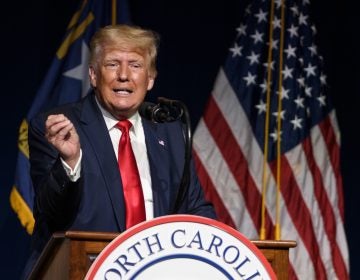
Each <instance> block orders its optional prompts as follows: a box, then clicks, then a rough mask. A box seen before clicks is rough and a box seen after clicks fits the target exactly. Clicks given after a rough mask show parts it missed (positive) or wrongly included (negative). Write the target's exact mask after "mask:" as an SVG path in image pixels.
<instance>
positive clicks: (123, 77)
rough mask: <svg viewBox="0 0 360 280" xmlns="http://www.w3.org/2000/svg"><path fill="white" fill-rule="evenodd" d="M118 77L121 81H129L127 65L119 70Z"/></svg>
mask: <svg viewBox="0 0 360 280" xmlns="http://www.w3.org/2000/svg"><path fill="white" fill-rule="evenodd" d="M117 77H118V79H119V80H121V81H127V80H128V79H129V68H128V67H126V66H125V65H121V66H120V67H119V68H118V71H117Z"/></svg>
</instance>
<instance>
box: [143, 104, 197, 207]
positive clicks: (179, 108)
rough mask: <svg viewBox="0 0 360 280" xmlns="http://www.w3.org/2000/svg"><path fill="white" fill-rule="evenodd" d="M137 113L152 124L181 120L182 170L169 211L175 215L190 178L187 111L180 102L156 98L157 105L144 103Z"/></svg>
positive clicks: (190, 149)
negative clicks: (183, 143) (183, 149)
mask: <svg viewBox="0 0 360 280" xmlns="http://www.w3.org/2000/svg"><path fill="white" fill-rule="evenodd" d="M139 112H140V114H141V115H142V116H143V117H144V118H146V119H148V120H150V121H152V122H157V123H163V122H173V121H178V120H181V121H182V123H183V133H184V141H185V152H184V168H183V173H182V177H181V181H180V185H179V189H178V191H177V194H176V198H175V202H174V205H173V207H172V209H171V213H172V214H176V213H178V211H179V210H180V206H181V204H182V202H183V201H184V198H185V196H186V194H187V192H188V189H189V183H190V176H191V174H190V172H191V171H190V162H191V153H192V133H191V120H190V114H189V111H188V109H187V107H186V105H185V104H184V103H183V102H181V101H178V100H171V99H167V98H164V97H158V104H153V103H149V102H144V103H143V104H142V106H141V108H140V110H139Z"/></svg>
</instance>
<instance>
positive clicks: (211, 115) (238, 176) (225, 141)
mask: <svg viewBox="0 0 360 280" xmlns="http://www.w3.org/2000/svg"><path fill="white" fill-rule="evenodd" d="M207 112H208V113H205V115H204V121H205V123H206V125H207V127H208V129H209V131H210V133H211V135H212V137H213V139H214V140H215V142H216V144H217V146H218V147H219V149H220V152H221V153H222V155H223V157H224V160H225V161H226V163H227V164H228V165H229V169H230V171H231V173H232V174H233V176H234V178H235V180H236V182H237V184H238V186H239V188H240V189H241V192H242V194H243V196H244V201H245V205H246V207H247V209H248V211H249V212H250V216H251V218H252V220H253V223H254V225H255V227H256V228H257V229H259V228H260V210H261V207H259V202H260V201H261V195H260V193H259V191H258V190H257V187H256V184H255V183H254V180H253V178H252V176H251V174H250V172H249V168H248V165H247V161H246V158H245V157H244V155H243V153H242V151H241V150H240V147H239V146H238V145H237V143H236V140H235V139H234V136H233V133H232V131H231V129H230V127H229V126H228V124H227V122H226V120H225V119H224V117H223V114H222V112H221V111H220V110H219V107H218V106H217V105H216V103H215V101H214V100H213V99H212V98H210V99H209V103H208V110H207ZM220 127H221V128H222V129H216V128H220ZM266 221H267V222H269V221H270V218H269V215H268V213H266ZM267 229H268V231H269V225H268V227H267Z"/></svg>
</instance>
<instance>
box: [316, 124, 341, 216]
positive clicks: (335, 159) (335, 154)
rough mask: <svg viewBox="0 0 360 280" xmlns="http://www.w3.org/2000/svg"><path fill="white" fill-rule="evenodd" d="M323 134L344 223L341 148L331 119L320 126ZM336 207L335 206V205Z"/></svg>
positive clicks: (338, 206)
mask: <svg viewBox="0 0 360 280" xmlns="http://www.w3.org/2000/svg"><path fill="white" fill-rule="evenodd" d="M319 127H320V130H321V133H322V134H323V137H324V138H325V144H326V147H327V150H328V154H329V155H330V157H329V160H330V162H331V165H332V168H333V172H334V174H335V179H336V191H337V194H336V195H337V203H338V205H337V209H339V211H340V216H341V219H342V221H343V222H344V203H343V202H344V195H343V186H342V179H341V175H340V168H339V167H340V147H339V145H338V142H337V141H336V136H335V132H334V129H333V124H332V122H331V120H330V117H329V118H326V119H325V120H324V121H323V122H321V123H320V124H319ZM334 206H335V205H334Z"/></svg>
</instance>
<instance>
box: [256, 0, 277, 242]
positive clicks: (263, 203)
mask: <svg viewBox="0 0 360 280" xmlns="http://www.w3.org/2000/svg"><path fill="white" fill-rule="evenodd" d="M274 6H275V3H274V0H272V1H271V11H270V27H269V50H268V60H267V81H266V85H267V87H266V108H267V110H266V117H265V133H264V135H265V143H264V161H263V176H262V199H261V226H260V234H259V235H260V240H265V237H266V228H265V209H266V199H265V198H266V185H267V172H266V171H267V167H268V163H267V160H268V154H269V123H270V91H271V87H270V86H271V62H272V37H273V24H272V22H273V18H274Z"/></svg>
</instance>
